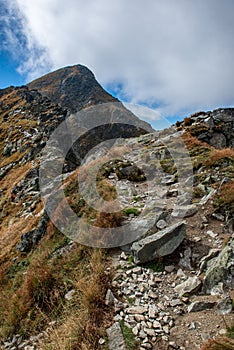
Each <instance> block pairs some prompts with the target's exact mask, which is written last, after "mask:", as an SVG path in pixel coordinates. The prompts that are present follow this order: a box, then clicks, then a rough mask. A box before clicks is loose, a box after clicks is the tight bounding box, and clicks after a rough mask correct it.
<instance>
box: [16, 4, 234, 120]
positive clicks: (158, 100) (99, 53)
mask: <svg viewBox="0 0 234 350" xmlns="http://www.w3.org/2000/svg"><path fill="white" fill-rule="evenodd" d="M11 4H14V6H15V8H17V7H18V8H19V9H20V14H21V17H22V18H23V19H24V26H23V27H22V28H21V30H23V32H24V35H25V36H26V38H27V51H28V54H29V55H30V54H31V58H29V56H28V57H27V59H26V62H24V63H23V64H21V68H20V69H21V71H26V72H27V73H28V76H29V78H30V79H31V78H34V77H36V76H39V75H41V73H42V71H44V72H46V70H48V69H51V67H52V68H53V69H55V68H58V67H62V66H66V65H72V64H76V63H81V64H84V65H86V66H88V67H89V68H90V69H91V70H92V71H93V72H94V73H95V75H96V77H97V79H98V80H99V82H100V83H102V84H103V85H104V86H110V85H111V84H112V85H113V86H114V85H115V84H117V85H119V84H121V91H120V92H119V95H120V97H121V96H122V97H125V98H128V100H129V101H131V102H134V103H142V102H144V103H147V104H148V105H153V106H159V109H160V112H161V113H162V114H164V115H175V114H183V113H188V112H190V111H195V110H200V109H210V108H215V107H218V106H225V105H231V104H233V102H234V94H233V91H234V79H233V76H234V64H233V62H234V41H233V33H234V21H233V13H234V2H233V0H225V1H223V0H196V1H193V0H177V1H175V0H164V1H162V0H147V1H142V0H134V1H130V0H129V1H126V0H117V1H108V0H96V1H91V0H86V1H81V0H33V1H31V0H12V1H11ZM38 48H39V50H38ZM42 48H44V49H42Z"/></svg>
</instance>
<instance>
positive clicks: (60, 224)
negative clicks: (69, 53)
mask: <svg viewBox="0 0 234 350" xmlns="http://www.w3.org/2000/svg"><path fill="white" fill-rule="evenodd" d="M104 102H106V103H104ZM84 107H85V110H82V111H79V110H80V109H82V108H84ZM71 113H73V114H71ZM105 116H107V117H106V118H105ZM233 116H234V109H231V108H229V109H219V110H215V111H210V112H199V113H197V114H195V115H192V116H191V117H188V118H185V119H184V121H183V122H178V123H177V124H176V125H175V126H173V127H171V128H169V129H167V130H164V131H160V132H158V131H155V132H152V129H151V128H150V127H149V126H148V125H147V124H146V123H144V122H141V121H139V120H138V119H136V117H135V116H134V115H133V114H132V113H131V112H129V111H127V110H126V109H125V108H124V107H123V106H122V104H120V103H119V102H118V101H116V100H115V99H114V98H112V97H111V96H110V95H108V94H107V93H106V92H105V91H104V90H103V89H102V88H101V87H100V85H99V84H98V83H97V82H96V81H95V79H94V76H93V74H92V73H91V72H90V71H89V70H88V69H87V68H85V67H82V66H80V65H78V66H74V67H67V68H65V69H61V70H59V71H57V72H54V73H50V74H48V75H46V76H45V77H42V78H40V79H38V80H36V81H34V82H32V83H30V84H28V86H27V87H20V88H14V87H10V88H7V89H4V90H1V91H0V118H1V140H0V153H1V170H0V182H1V233H0V283H1V292H0V310H1V319H0V340H1V348H2V349H92V350H93V349H105V350H106V349H110V350H112V349H113V350H117V349H141V350H143V349H165V350H166V349H181V350H182V349H186V350H187V349H200V347H201V346H202V344H203V343H204V341H206V339H209V338H210V339H212V338H217V337H220V336H223V335H224V334H225V335H227V332H229V333H228V335H229V336H233V320H232V304H233V298H234V295H233V285H234V284H233V283H234V282H233V262H234V258H233V212H234V207H233V205H234V182H233V165H234V150H233V125H234V117H233ZM97 121H98V122H99V124H98V127H95V128H94V130H92V128H91V126H93V125H94V126H96V122H97ZM124 123H125V126H123V125H124ZM126 123H127V124H128V127H126ZM122 124H123V125H122ZM61 125H63V126H65V127H64V128H63V129H58V127H59V126H61ZM103 125H105V127H103ZM55 130H60V133H59V135H60V138H56V139H53V137H52V135H53V132H54V131H55ZM80 130H82V133H80ZM147 132H148V133H147ZM51 138H52V140H51ZM110 139H111V141H110ZM73 141H74V142H73ZM66 144H68V145H70V150H69V152H68V153H67V154H66V152H65V151H64V149H63V147H65V146H64V145H66ZM57 149H59V152H58V151H57ZM60 153H62V156H60ZM61 161H64V164H63V165H62V167H61V165H60V163H61ZM44 167H45V168H44ZM58 168H59V169H60V170H61V169H62V172H61V174H60V173H59V171H58V170H57V169H58ZM45 169H47V172H45ZM48 169H49V170H48ZM43 171H44V173H43ZM41 174H44V177H45V179H43V181H44V180H45V181H44V182H43V181H41V177H42V176H41ZM90 184H91V186H90ZM92 184H94V185H95V186H92ZM40 185H41V186H42V187H41V188H40ZM56 201H57V202H56ZM54 203H57V205H55V204H54ZM67 205H68V206H69V207H70V208H71V209H72V212H73V214H74V216H69V215H70V212H67V211H66V210H67ZM97 205H98V206H97ZM45 208H46V210H45ZM67 213H68V214H69V215H67ZM74 217H75V220H76V221H73V220H74ZM77 218H78V219H79V220H77ZM80 219H82V220H80ZM66 225H67V227H68V231H64V227H65V226H66ZM71 228H72V230H71ZM74 228H75V229H74ZM64 232H66V234H64ZM88 246H91V247H98V248H96V249H95V248H91V247H90V248H89V247H88ZM120 246H121V248H119V247H120ZM6 299H7V300H9V302H8V303H6ZM227 326H228V327H229V328H228V331H227ZM223 339H224V340H222V341H223V342H224V341H226V342H227V341H228V342H232V340H227V339H230V338H227V337H226V338H223ZM220 341H221V340H220ZM209 343H210V344H211V341H209ZM204 346H206V348H204V349H209V347H208V346H209V345H204ZM229 346H232V347H230V349H233V343H232V345H229ZM221 349H222V348H221ZM223 349H225V348H224V347H223Z"/></svg>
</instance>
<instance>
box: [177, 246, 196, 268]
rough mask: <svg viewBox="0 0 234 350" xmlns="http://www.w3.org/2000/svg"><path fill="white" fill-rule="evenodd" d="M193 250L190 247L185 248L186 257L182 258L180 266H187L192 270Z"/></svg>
mask: <svg viewBox="0 0 234 350" xmlns="http://www.w3.org/2000/svg"><path fill="white" fill-rule="evenodd" d="M191 258H192V250H191V248H190V247H188V248H187V249H185V251H184V257H183V258H181V259H180V261H179V266H180V267H183V268H185V269H186V270H192V269H193V268H192V266H191Z"/></svg>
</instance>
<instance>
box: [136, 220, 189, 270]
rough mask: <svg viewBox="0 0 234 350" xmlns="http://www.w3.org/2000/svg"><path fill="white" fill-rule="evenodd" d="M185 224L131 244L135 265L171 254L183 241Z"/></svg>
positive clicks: (180, 223)
mask: <svg viewBox="0 0 234 350" xmlns="http://www.w3.org/2000/svg"><path fill="white" fill-rule="evenodd" d="M185 231H186V225H185V222H184V221H182V222H179V223H176V224H174V225H171V226H169V227H167V228H166V229H164V230H162V231H159V232H157V233H155V234H153V235H151V236H149V237H146V238H143V239H141V240H139V241H138V242H135V243H133V245H132V252H133V255H134V260H135V263H145V262H148V261H152V260H154V259H156V258H157V257H162V256H166V255H169V254H171V253H173V252H174V251H175V250H176V248H178V246H179V245H180V244H181V242H182V241H183V239H184V236H185Z"/></svg>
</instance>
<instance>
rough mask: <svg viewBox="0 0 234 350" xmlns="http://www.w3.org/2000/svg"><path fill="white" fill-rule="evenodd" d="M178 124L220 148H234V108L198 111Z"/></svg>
mask: <svg viewBox="0 0 234 350" xmlns="http://www.w3.org/2000/svg"><path fill="white" fill-rule="evenodd" d="M177 126H179V128H181V127H183V129H187V130H188V131H190V132H191V134H192V135H194V136H196V137H197V138H198V139H199V140H201V141H204V142H207V143H209V144H210V145H211V146H214V147H216V148H218V149H221V148H224V147H231V148H234V108H219V109H215V110H214V111H208V112H198V113H195V114H193V115H191V117H189V118H185V120H184V121H183V122H177Z"/></svg>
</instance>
